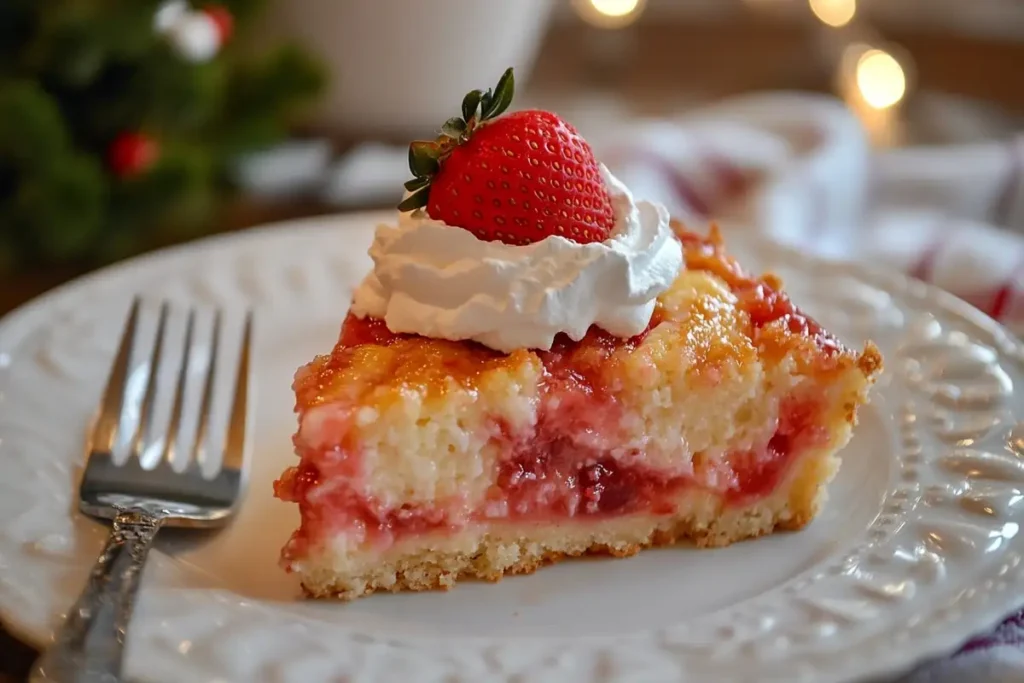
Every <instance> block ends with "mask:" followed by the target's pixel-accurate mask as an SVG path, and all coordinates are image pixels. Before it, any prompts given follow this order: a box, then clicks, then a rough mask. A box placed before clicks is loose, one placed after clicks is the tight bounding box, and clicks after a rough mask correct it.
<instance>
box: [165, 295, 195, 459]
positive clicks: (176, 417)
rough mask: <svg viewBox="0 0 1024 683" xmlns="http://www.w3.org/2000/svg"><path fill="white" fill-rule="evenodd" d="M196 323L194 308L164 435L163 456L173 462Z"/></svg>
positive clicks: (188, 323)
mask: <svg viewBox="0 0 1024 683" xmlns="http://www.w3.org/2000/svg"><path fill="white" fill-rule="evenodd" d="M195 323H196V312H195V309H192V310H190V311H189V312H188V322H187V323H186V324H185V341H184V345H185V346H184V349H182V352H181V367H180V368H178V382H177V385H176V386H175V387H174V403H172V404H171V419H170V422H169V423H168V425H167V436H166V437H164V452H163V455H162V456H161V458H162V459H163V460H164V461H166V462H167V464H171V460H172V459H173V458H174V448H175V443H176V442H177V439H178V430H179V428H180V427H181V412H182V404H183V403H184V398H185V382H186V380H187V378H188V365H189V356H190V355H191V351H192V330H193V328H194V327H195Z"/></svg>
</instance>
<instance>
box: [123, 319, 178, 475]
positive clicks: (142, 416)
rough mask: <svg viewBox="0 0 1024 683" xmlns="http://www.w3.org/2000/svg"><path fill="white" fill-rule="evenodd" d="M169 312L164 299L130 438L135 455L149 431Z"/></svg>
mask: <svg viewBox="0 0 1024 683" xmlns="http://www.w3.org/2000/svg"><path fill="white" fill-rule="evenodd" d="M169 314H170V306H169V305H168V304H167V302H166V301H165V302H164V303H163V304H161V305H160V321H159V322H158V323H157V326H156V339H155V341H154V343H153V352H152V353H151V354H150V357H149V373H148V376H147V377H146V391H145V393H144V394H143V396H142V405H141V406H140V407H139V422H138V424H137V425H136V426H135V436H134V437H133V438H132V446H131V450H130V451H129V453H131V454H132V455H134V456H135V457H139V456H140V455H141V454H142V452H141V451H142V444H143V443H145V442H146V440H147V438H148V437H149V431H150V428H151V427H152V423H153V404H154V403H155V401H156V385H157V383H158V380H157V375H158V374H159V371H160V357H161V356H162V355H163V350H164V331H165V330H166V328H167V317H168V315H169Z"/></svg>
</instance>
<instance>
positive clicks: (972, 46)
mask: <svg viewBox="0 0 1024 683" xmlns="http://www.w3.org/2000/svg"><path fill="white" fill-rule="evenodd" d="M641 30H642V34H641V39H639V40H636V41H634V42H635V45H636V46H638V47H637V49H635V50H633V51H632V52H630V57H629V59H628V60H627V62H626V63H624V64H623V65H621V68H619V69H618V70H617V71H616V72H615V73H612V74H606V76H605V77H607V78H609V79H610V82H609V83H607V84H606V85H607V86H609V87H614V88H616V89H617V90H618V92H619V93H620V94H621V96H622V97H624V98H627V99H632V100H635V101H649V102H653V103H658V102H664V101H670V100H671V97H666V93H674V94H678V93H679V92H681V91H684V90H685V91H689V92H694V93H697V94H698V96H699V97H701V98H715V97H721V96H725V95H729V94H733V93H737V92H743V91H746V90H756V89H766V88H788V89H793V88H802V89H818V90H827V89H828V88H829V87H830V82H829V78H830V74H829V73H826V72H824V71H823V70H822V69H821V67H820V65H818V66H815V64H814V60H809V59H808V58H807V50H808V49H809V48H808V46H809V42H808V41H809V40H810V39H809V37H808V35H807V29H806V28H805V27H804V28H801V27H787V26H782V25H777V24H766V23H758V22H736V23H734V24H728V25H721V26H716V27H714V30H708V29H707V28H706V27H702V26H698V27H686V26H658V25H653V26H647V27H643V28H642V29H641ZM890 38H893V39H894V40H897V41H898V42H900V43H901V44H902V45H903V46H904V47H905V48H906V49H907V50H908V51H910V52H911V53H912V54H913V55H914V58H915V61H916V82H917V84H918V87H920V88H931V89H933V90H936V91H943V92H955V93H959V94H962V95H966V96H970V97H977V98H982V99H984V100H986V101H988V102H992V103H996V104H997V105H998V106H1000V107H1003V108H1006V109H1007V110H1009V111H1013V112H1016V113H1022V112H1024V89H1022V88H1020V87H1015V85H1014V84H1019V82H1020V80H1019V78H1020V76H1019V73H1020V72H1019V69H1020V65H1021V64H1024V45H1019V44H1007V43H987V42H983V41H980V40H977V39H971V38H966V37H958V36H937V35H925V34H912V33H905V34H902V35H895V36H890ZM593 39H594V38H593V35H592V34H588V33H587V32H584V31H581V30H580V29H578V28H575V29H574V28H571V27H560V28H556V29H554V30H553V31H552V34H551V35H549V36H548V39H547V40H546V41H545V43H544V47H543V49H542V52H541V56H540V58H539V60H538V64H537V67H536V70H535V74H534V78H533V87H535V88H537V89H540V90H543V89H545V88H546V89H554V90H564V89H565V88H567V87H569V88H571V87H574V86H572V85H567V84H575V83H579V82H581V81H587V80H588V79H591V80H592V79H593V78H594V77H595V74H594V73H593V72H592V69H593V64H591V63H589V62H587V61H586V60H585V59H584V58H583V57H582V55H585V54H587V51H588V49H589V48H588V47H587V45H588V42H587V41H592V40H593ZM737 45H742V46H743V49H742V50H737V49H736V48H735V47H734V46H737ZM335 210H336V209H335V208H333V207H330V206H326V205H323V204H320V203H317V202H315V201H305V200H299V201H290V202H283V203H280V202H279V203H268V202H260V201H251V200H250V201H241V202H239V203H238V204H237V205H236V206H234V207H232V208H231V210H230V211H229V212H228V215H227V217H226V218H225V221H224V229H225V230H242V229H245V228H246V227H248V226H253V225H258V224H261V223H267V222H273V221H277V220H285V219H289V218H298V217H305V216H312V215H319V214H326V213H333V212H334V211H335ZM80 274H82V269H75V268H52V269H46V270H40V271H36V272H28V273H21V274H19V275H18V276H15V277H8V278H3V279H0V314H3V313H6V312H8V311H10V310H13V309H14V308H15V307H17V306H19V305H21V304H22V303H24V302H26V301H28V300H30V299H32V298H34V297H36V296H38V295H39V294H41V293H43V292H45V291H47V290H49V289H51V288H53V287H55V286H57V285H59V284H61V283H63V282H66V281H68V280H69V279H72V278H74V277H76V276H78V275H80ZM34 656H35V652H34V651H33V649H32V648H30V647H28V646H26V645H25V644H23V643H21V642H19V641H18V640H16V639H14V638H12V637H11V636H10V635H9V634H8V633H6V632H4V631H3V630H2V628H0V683H15V682H20V681H23V680H24V679H25V676H26V673H27V671H28V668H29V666H30V664H31V662H32V660H33V658H34ZM311 683H312V682H311Z"/></svg>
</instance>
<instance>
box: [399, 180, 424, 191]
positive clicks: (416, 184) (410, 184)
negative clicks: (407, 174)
mask: <svg viewBox="0 0 1024 683" xmlns="http://www.w3.org/2000/svg"><path fill="white" fill-rule="evenodd" d="M429 184H430V178H413V179H412V180H407V181H405V189H406V190H408V191H409V192H415V191H416V190H418V189H420V188H421V187H426V186H427V185H429Z"/></svg>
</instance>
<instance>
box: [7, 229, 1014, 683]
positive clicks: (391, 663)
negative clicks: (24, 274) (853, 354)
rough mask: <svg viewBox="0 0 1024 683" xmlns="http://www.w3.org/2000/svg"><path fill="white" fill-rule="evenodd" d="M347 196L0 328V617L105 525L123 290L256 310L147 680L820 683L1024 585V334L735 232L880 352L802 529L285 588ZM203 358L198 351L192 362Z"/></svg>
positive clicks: (758, 263) (936, 631)
mask: <svg viewBox="0 0 1024 683" xmlns="http://www.w3.org/2000/svg"><path fill="white" fill-rule="evenodd" d="M383 218H386V216H381V215H351V216H342V217H335V218H331V219H321V220H315V221H306V222H302V223H296V224H290V225H285V226H279V227H277V228H274V229H268V230H263V231H256V232H252V233H249V234H245V235H239V236H233V237H228V238H220V239H215V240H209V241H205V242H201V243H198V244H196V245H193V246H189V247H186V248H182V249H177V250H173V251H169V252H164V253H160V254H156V255H154V256H151V257H148V258H145V259H140V260H135V261H131V262H128V263H126V264H123V265H120V266H118V267H115V268H113V269H110V270H106V271H103V272H101V273H98V274H96V275H94V276H91V277H89V278H86V279H84V280H81V281H78V282H76V283H73V284H72V285H70V286H67V287H64V288H62V289H60V290H58V291H56V292H54V293H52V294H51V295H48V296H46V297H44V298H43V299H41V300H38V301H37V302H35V303H33V304H30V305H29V306H27V307H25V308H23V309H22V310H20V311H18V312H16V313H15V314H13V315H11V316H10V317H8V318H7V319H5V320H4V321H3V322H2V323H0V516H2V519H3V520H4V524H3V525H2V528H0V614H2V617H3V619H4V620H5V623H6V624H8V625H9V626H10V627H11V628H13V629H14V630H16V631H17V632H19V633H20V634H22V635H23V636H25V637H26V638H28V639H30V640H33V641H36V642H41V641H42V640H43V639H45V638H46V637H47V635H48V633H49V630H50V629H51V628H52V626H53V625H54V624H55V623H56V620H57V619H58V618H59V617H60V614H61V610H63V609H67V607H68V606H69V605H70V604H71V603H72V601H73V598H74V596H75V594H76V593H77V591H78V589H79V587H80V586H81V582H82V580H83V579H84V576H85V574H86V572H87V570H88V567H89V564H90V563H91V561H92V560H93V558H94V557H95V554H96V552H97V550H98V548H99V545H100V542H101V536H102V530H101V528H100V527H99V526H98V525H95V524H93V523H91V522H89V521H87V520H84V519H82V518H81V517H80V516H79V515H77V514H76V513H74V512H73V507H74V503H73V495H72V494H73V491H74V488H75V481H76V478H77V476H78V469H79V462H80V460H81V452H82V434H83V432H84V429H85V426H86V424H87V422H88V420H89V418H90V415H91V410H92V407H93V406H94V405H95V403H96V399H97V397H98V395H99V391H100V387H101V385H102V381H103V378H104V376H105V373H106V370H107V366H108V364H109V362H110V358H111V356H112V353H113V350H114V344H115V341H116V336H117V335H116V333H112V330H116V329H118V325H119V323H120V320H121V319H122V316H123V315H124V312H125V310H126V309H127V306H128V302H129V299H130V297H131V295H133V294H134V293H135V292H142V293H143V294H144V295H145V296H146V297H147V300H148V301H150V302H155V301H157V300H159V299H160V298H168V299H170V300H172V301H174V302H179V303H189V304H194V305H198V306H210V307H212V306H213V305H220V306H223V307H225V308H229V309H235V310H241V309H244V308H246V307H249V306H252V307H255V308H256V309H257V311H258V316H257V320H258V324H259V326H258V328H257V343H256V349H255V364H256V366H257V368H258V369H257V371H256V373H257V375H256V379H257V388H258V391H259V397H258V407H257V425H256V444H255V459H256V465H255V468H254V472H253V475H252V488H251V490H250V492H249V496H248V498H247V500H246V503H245V505H244V506H243V509H242V512H241V515H240V517H239V519H238V520H237V522H236V523H235V524H234V525H233V526H232V527H231V528H229V529H228V530H227V531H225V532H222V533H220V534H218V535H216V536H212V537H210V538H208V539H202V540H200V541H198V542H188V544H186V541H180V540H177V539H173V538H172V539H169V540H168V541H166V542H165V543H164V545H163V546H162V547H161V550H162V552H160V553H157V555H156V556H155V557H154V562H153V563H152V564H151V566H150V568H149V570H148V571H147V574H146V577H145V581H144V586H143V594H142V597H141V600H140V605H139V610H138V612H137V616H136V619H135V621H134V623H133V626H132V631H131V635H130V641H129V662H128V666H129V671H130V672H131V673H132V675H133V676H135V677H136V678H138V679H140V680H146V681H153V682H156V683H175V682H177V681H182V680H210V681H212V680H218V681H232V682H236V681H237V682H238V683H249V682H251V681H263V680H266V681H296V682H300V681H301V682H303V683H308V682H313V681H321V680H346V681H352V682H355V683H364V682H368V681H411V680H416V681H447V682H449V683H450V682H455V681H466V682H472V683H477V682H481V681H506V682H511V681H525V680H529V681H558V682H560V683H574V682H579V683H595V682H597V681H601V682H605V681H661V680H675V681H704V680H716V681H731V680H736V681H742V680H759V681H780V682H782V681H785V682H786V683H794V682H797V681H814V682H815V683H821V682H827V681H848V680H859V679H860V678H862V677H866V676H880V675H893V674H896V673H898V672H900V671H903V670H905V669H907V668H908V667H910V666H912V665H913V664H914V663H916V662H918V661H920V660H921V659H922V658H924V657H928V656H932V655H938V654H942V653H944V652H946V651H949V650H951V649H953V648H955V647H956V646H957V645H958V644H959V643H961V642H962V641H963V640H965V639H966V638H967V637H968V636H970V635H971V634H972V633H973V632H975V631H978V630H982V629H984V628H986V627H988V626H990V625H991V624H992V623H993V622H995V621H997V620H998V618H999V617H1000V616H1002V614H1003V613H1005V612H1007V611H1009V610H1010V609H1012V608H1013V607H1014V606H1015V604H1014V603H1015V601H1017V600H1019V599H1020V598H1019V597H1018V596H1020V595H1021V593H1022V589H1024V581H1022V577H1024V571H1022V568H1021V553H1022V551H1024V536H1022V535H1021V534H1020V533H1019V532H1020V527H1019V525H1020V524H1021V522H1022V520H1024V504H1022V501H1024V494H1022V490H1024V429H1021V428H1020V427H1018V426H1017V424H1018V420H1019V419H1020V418H1021V415H1022V408H1024V402H1022V399H1021V397H1020V396H1019V395H1017V394H1015V392H1014V388H1015V387H1016V386H1017V385H1019V384H1020V383H1021V382H1022V381H1024V367H1022V359H1024V349H1022V347H1021V345H1020V343H1019V342H1018V341H1017V340H1016V339H1015V338H1013V337H1012V336H1011V335H1009V334H1008V333H1007V332H1005V331H1004V330H1003V329H1002V328H1000V327H999V326H997V325H996V324H995V323H993V322H992V321H990V320H989V319H987V318H986V317H984V316H983V315H981V314H980V313H978V312H976V311H975V310H974V309H972V308H970V307H969V306H967V305H966V304H963V303H961V302H959V301H958V300H956V299H954V298H952V297H950V296H948V295H946V294H943V293H941V292H939V291H937V290H935V289H932V288H930V287H927V286H925V285H923V284H921V283H918V282H914V281H910V280H907V279H906V278H904V277H902V276H899V275H895V274H890V273H885V272H873V271H870V270H865V269H863V268H860V267H855V266H850V265H840V264H832V263H825V262H821V261H816V260H813V259H809V258H808V257H806V256H801V255H798V254H795V253H793V252H791V251H787V250H786V249H784V248H781V247H778V246H774V245H771V244H767V243H764V242H761V241H759V239H757V238H753V237H746V238H743V239H738V238H737V237H736V236H733V239H732V242H731V244H732V248H733V250H734V251H736V252H738V253H739V255H740V256H741V257H743V258H744V260H745V261H746V262H747V263H748V265H749V266H751V267H753V268H770V269H772V270H775V271H776V272H778V273H780V274H781V275H782V276H783V277H784V279H785V280H786V282H787V286H788V289H789V290H790V292H791V293H792V295H793V298H794V299H795V300H796V301H797V302H799V303H800V304H802V305H803V306H804V307H805V308H807V309H808V311H809V312H810V313H812V314H814V315H816V316H817V317H819V318H820V319H821V320H822V322H823V323H824V324H825V325H827V326H829V327H831V328H832V329H833V330H834V331H835V332H836V333H838V334H839V335H840V336H841V337H843V338H844V339H846V340H847V341H848V342H850V343H853V344H858V343H860V342H861V341H862V340H863V339H865V338H868V337H870V338H872V339H874V340H875V341H876V342H877V343H878V345H879V346H880V347H881V349H882V352H883V354H884V355H885V357H886V362H887V370H886V372H885V374H884V376H883V377H882V379H881V380H880V382H879V385H878V387H877V389H876V391H875V393H874V400H873V403H872V404H871V406H869V407H868V408H866V409H865V410H864V411H863V420H862V424H861V426H860V427H859V429H858V431H857V434H856V435H855V437H854V439H853V441H852V442H851V444H850V446H849V447H848V448H847V449H846V450H845V451H844V454H843V460H844V464H843V467H842V470H841V472H840V475H839V476H838V478H837V480H836V481H835V482H834V484H833V486H832V488H831V498H832V500H831V501H830V503H829V505H828V507H827V508H826V509H825V510H824V511H823V513H822V514H821V516H820V517H819V519H818V520H816V521H815V522H814V523H813V524H812V525H811V526H810V527H809V528H808V529H806V530H804V531H802V532H800V533H796V534H780V535H776V536H773V537H770V538H767V539H763V540H759V541H755V542H750V543H743V544H738V545H736V546H733V547H731V548H727V549H723V550H716V551H696V550H691V549H686V548H675V549H665V550H656V551H650V552H647V553H642V554H641V555H640V556H638V557H635V558H631V559H628V560H617V561H608V560H606V561H580V562H572V563H566V564H563V565H560V566H557V567H553V568H550V569H546V570H544V571H542V572H538V573H537V574H536V575H533V576H529V577H521V578H514V579H508V580H506V581H504V582H502V583H500V584H498V585H476V584H467V585H465V586H460V587H459V588H457V589H456V590H454V591H453V592H451V593H449V594H443V595H442V594H422V595H403V596H381V597H374V598H370V599H367V600H363V601H359V602H356V603H352V604H349V605H338V604H323V603H310V602H305V601H301V600H298V599H297V597H296V596H297V587H296V585H295V583H294V579H292V578H291V577H288V576H286V575H284V574H283V573H281V572H280V571H279V570H278V569H277V567H276V566H275V559H276V554H277V551H278V548H279V547H280V546H281V544H282V543H283V541H284V540H285V538H286V537H287V535H288V532H289V531H290V529H291V528H292V527H293V526H294V525H295V523H296V513H295V511H294V510H292V509H290V507H289V506H285V505H283V504H279V503H277V502H276V501H274V500H272V498H271V496H270V482H271V481H272V480H273V478H274V477H275V476H276V475H277V474H278V473H279V472H280V470H281V469H282V468H283V467H284V466H285V465H286V464H288V463H290V462H291V459H292V457H293V456H292V455H291V453H290V446H289V437H290V434H291V431H292V429H293V425H294V419H293V417H292V415H291V395H290V392H289V383H290V378H291V373H292V372H293V371H294V369H295V367H296V366H298V365H299V364H300V363H302V362H305V361H306V360H308V359H309V358H310V357H311V356H312V355H313V354H314V353H317V352H320V351H324V350H326V349H328V348H329V347H330V344H331V343H332V342H333V339H334V336H335V335H336V333H337V329H338V324H339V323H340V320H341V318H342V316H343V314H344V311H345V308H346V306H347V302H348V298H349V295H350V293H351V291H352V288H353V286H354V285H355V284H357V282H358V281H359V279H360V278H361V277H362V275H363V274H364V273H365V272H366V270H367V269H368V268H369V266H370V262H369V259H368V257H367V256H366V255H365V249H366V246H367V245H368V243H369V240H370V235H371V229H372V227H373V225H374V224H375V223H376V222H377V221H378V220H381V219H383ZM199 370H201V368H199Z"/></svg>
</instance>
